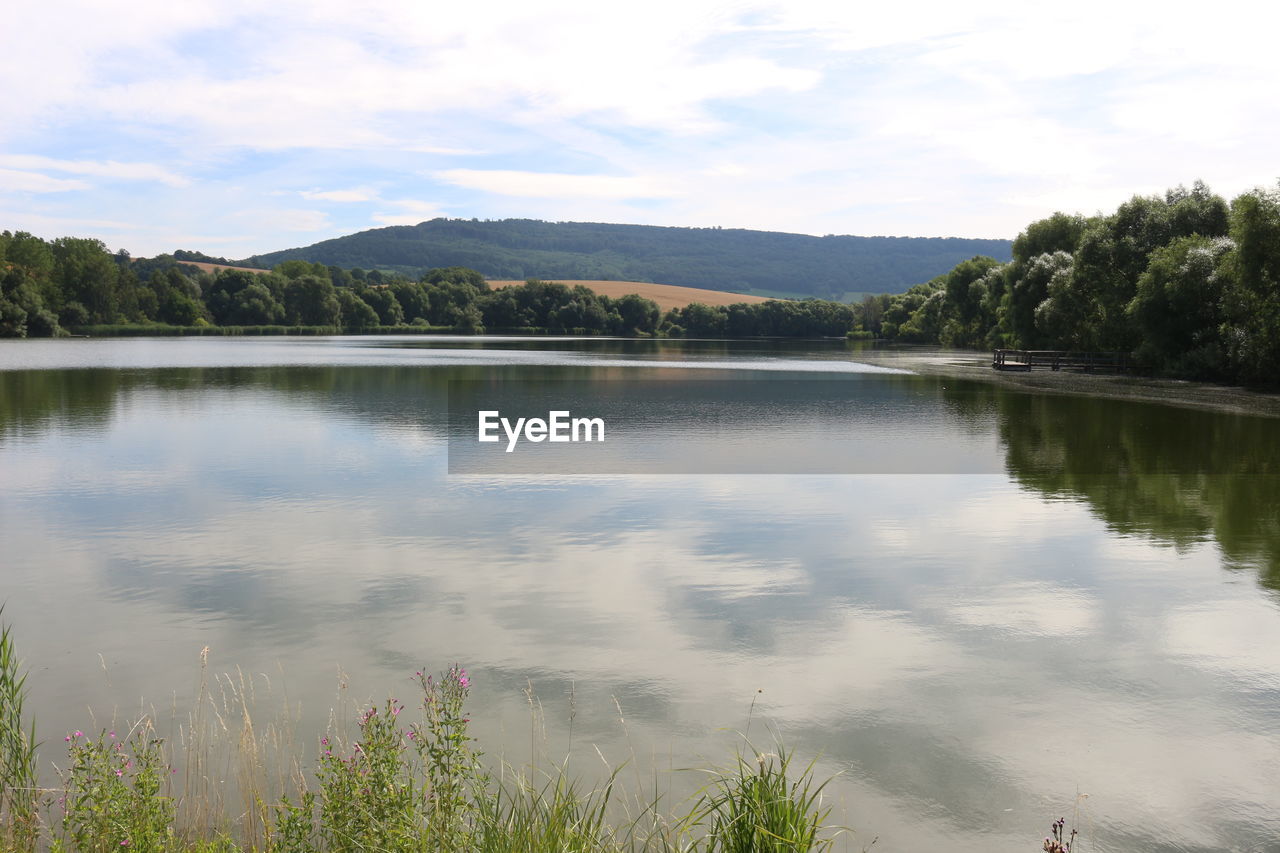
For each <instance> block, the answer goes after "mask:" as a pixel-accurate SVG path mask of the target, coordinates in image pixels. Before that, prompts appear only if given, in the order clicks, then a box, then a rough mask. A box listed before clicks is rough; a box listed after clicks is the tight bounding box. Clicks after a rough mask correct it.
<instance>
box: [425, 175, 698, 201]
mask: <svg viewBox="0 0 1280 853" xmlns="http://www.w3.org/2000/svg"><path fill="white" fill-rule="evenodd" d="M434 177H436V178H437V179H438V180H441V181H444V182H445V183H448V184H452V185H454V186H458V187H466V188H468V189H474V190H481V191H483V192H488V193H497V194H499V195H516V196H530V197H534V198H586V199H630V198H672V197H675V196H678V195H680V192H679V191H678V190H676V189H675V188H674V187H673V186H671V185H670V184H668V183H667V182H665V181H662V180H658V179H654V178H650V177H643V176H634V177H619V176H613V175H565V174H558V173H554V172H518V171H509V170H484V169H447V170H445V171H442V172H436V173H435V176H434Z"/></svg>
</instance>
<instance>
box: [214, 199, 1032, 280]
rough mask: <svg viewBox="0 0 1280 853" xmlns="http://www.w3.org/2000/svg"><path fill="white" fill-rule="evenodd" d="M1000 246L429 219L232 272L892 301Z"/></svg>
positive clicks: (285, 253) (268, 257)
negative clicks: (304, 271) (293, 271)
mask: <svg viewBox="0 0 1280 853" xmlns="http://www.w3.org/2000/svg"><path fill="white" fill-rule="evenodd" d="M1011 250H1012V241H1010V240H985V239H967V238H959V237H853V236H834V235H828V236H826V237H812V236H809V235H806V234H786V233H780V232H775V231H751V230H746V229H739V228H675V227H667V226H657V225H613V224H606V223H595V222H544V221H542V220H536V219H501V220H474V219H432V220H430V221H427V222H421V223H419V224H417V225H396V226H390V227H387V228H374V229H370V230H368V231H361V232H359V233H357V234H350V235H347V236H345V237H337V238H335V239H332V240H324V241H322V242H319V243H316V244H314V245H311V246H305V247H302V248H296V249H284V250H282V251H278V252H270V253H268V254H264V255H255V256H253V257H251V258H245V259H243V260H241V261H237V262H235V263H238V264H242V265H245V266H265V267H270V266H274V265H275V264H278V263H280V262H282V261H286V260H293V259H302V260H306V261H311V262H317V261H318V262H320V263H323V264H329V265H334V266H340V267H345V268H351V267H361V268H364V269H375V268H376V269H391V270H396V271H399V272H403V273H406V274H410V275H416V274H417V273H420V272H421V271H423V270H426V269H429V268H432V267H450V266H462V267H470V268H472V269H475V270H478V271H479V272H481V273H483V274H484V275H485V276H487V277H489V278H497V279H528V278H542V279H605V280H622V281H652V282H661V283H664V284H674V285H682V286H685V287H702V288H708V289H710V290H721V291H730V292H738V293H752V294H759V295H778V296H818V297H822V298H833V299H845V298H856V297H857V296H858V295H860V294H864V293H901V292H902V291H904V290H906V289H907V288H908V287H910V286H911V285H913V284H919V283H921V282H924V281H928V280H929V279H932V278H934V277H935V276H938V275H941V274H943V273H945V272H947V271H948V270H950V269H951V268H952V267H953V266H955V265H956V264H957V263H959V262H960V261H962V260H965V259H967V258H971V257H973V256H974V255H989V256H990V257H993V258H995V259H996V260H998V261H1007V260H1009V259H1010V257H1011Z"/></svg>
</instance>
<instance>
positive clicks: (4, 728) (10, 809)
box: [0, 604, 38, 850]
mask: <svg viewBox="0 0 1280 853" xmlns="http://www.w3.org/2000/svg"><path fill="white" fill-rule="evenodd" d="M3 615H4V605H3V604H0V843H3V844H4V845H6V846H9V847H12V848H13V849H16V850H26V849H30V848H31V847H33V846H34V843H35V838H36V834H37V832H38V824H37V820H36V818H37V808H36V807H37V799H38V798H37V790H36V746H37V744H36V725H35V720H31V721H30V722H29V723H28V722H27V720H26V708H25V704H26V699H27V675H26V673H25V672H23V671H22V662H21V661H20V660H18V654H17V651H16V650H15V649H14V644H13V635H12V632H11V630H10V627H9V625H7V624H5V623H4V622H3Z"/></svg>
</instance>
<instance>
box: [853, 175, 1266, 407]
mask: <svg viewBox="0 0 1280 853" xmlns="http://www.w3.org/2000/svg"><path fill="white" fill-rule="evenodd" d="M860 308H861V316H860V319H861V320H862V322H863V323H864V324H865V328H867V329H869V330H871V331H873V332H875V333H876V334H877V335H878V336H880V337H883V338H885V339H888V340H894V341H903V342H910V343H935V344H943V345H945V346H954V347H964V348H974V349H980V348H997V347H1012V348H1018V349H1059V350H1085V351H1123V352H1133V353H1134V356H1135V358H1136V359H1137V361H1138V363H1139V365H1140V366H1141V367H1142V368H1143V369H1144V370H1145V371H1146V372H1148V373H1151V374H1155V375H1160V376H1168V377H1175V378H1182V379H1201V380H1208V381H1214V382H1230V383H1239V384H1245V385H1254V386H1271V387H1274V386H1276V385H1277V384H1280V187H1277V188H1272V189H1256V190H1253V191H1251V192H1247V193H1244V194H1242V195H1240V196H1238V197H1236V198H1235V199H1234V200H1232V201H1231V202H1230V203H1228V202H1227V201H1226V200H1225V199H1223V198H1222V197H1221V196H1218V195H1215V194H1214V193H1212V192H1210V190H1209V189H1208V187H1206V186H1205V185H1204V184H1202V183H1200V182H1196V183H1195V184H1194V185H1193V186H1192V188H1191V189H1186V188H1185V187H1178V188H1176V189H1172V190H1169V191H1168V192H1166V193H1165V194H1164V196H1162V197H1161V196H1135V197H1134V198H1132V199H1130V200H1129V201H1127V202H1125V203H1124V204H1122V205H1120V207H1119V208H1118V209H1117V210H1116V211H1115V212H1114V213H1111V214H1107V215H1101V214H1100V215H1097V216H1091V217H1085V216H1079V215H1067V214H1063V213H1057V214H1054V215H1053V216H1051V217H1049V218H1047V219H1042V220H1040V221H1038V222H1033V223H1032V224H1031V225H1029V226H1028V227H1027V228H1026V230H1024V231H1023V232H1022V233H1021V234H1019V235H1018V238H1017V239H1016V240H1014V242H1013V260H1012V261H1010V262H1009V263H1007V264H1000V263H997V262H996V261H995V260H993V259H991V258H984V257H975V258H972V259H971V260H968V261H965V262H963V263H961V264H959V265H957V266H956V267H955V268H953V269H952V270H951V271H950V272H948V273H947V274H945V275H941V276H939V277H937V278H935V279H933V280H932V281H929V282H927V283H925V284H921V285H917V286H916V287H913V288H911V289H910V290H908V291H907V292H906V293H904V294H899V295H894V296H879V297H871V298H869V299H867V300H865V301H864V303H863V304H862V305H861V306H860Z"/></svg>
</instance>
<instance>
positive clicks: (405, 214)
mask: <svg viewBox="0 0 1280 853" xmlns="http://www.w3.org/2000/svg"><path fill="white" fill-rule="evenodd" d="M386 204H387V205H389V206H391V207H393V208H396V209H398V210H399V211H401V212H400V213H388V212H386V211H379V212H377V213H375V214H374V215H373V221H374V222H377V223H379V224H380V225H417V224H418V223H419V222H425V221H426V220H428V219H435V218H436V217H438V216H444V215H445V212H444V209H443V208H441V207H440V205H438V204H435V203H434V202H429V201H415V200H412V199H405V200H401V201H388V202H386Z"/></svg>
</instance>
